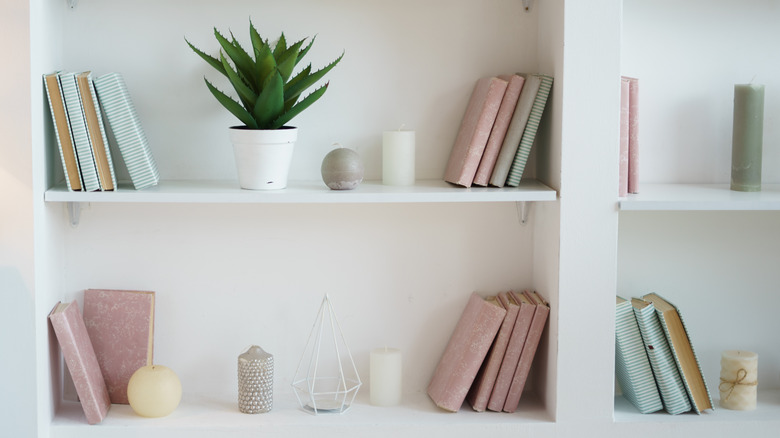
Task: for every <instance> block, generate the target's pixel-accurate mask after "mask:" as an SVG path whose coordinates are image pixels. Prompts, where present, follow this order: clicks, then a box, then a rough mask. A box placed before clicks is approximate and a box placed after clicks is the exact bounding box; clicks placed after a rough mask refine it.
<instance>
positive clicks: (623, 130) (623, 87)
mask: <svg viewBox="0 0 780 438" xmlns="http://www.w3.org/2000/svg"><path fill="white" fill-rule="evenodd" d="M628 88H629V87H628V81H627V80H626V79H625V78H622V79H621V81H620V168H619V171H620V174H619V179H618V196H620V197H623V196H626V194H628Z"/></svg>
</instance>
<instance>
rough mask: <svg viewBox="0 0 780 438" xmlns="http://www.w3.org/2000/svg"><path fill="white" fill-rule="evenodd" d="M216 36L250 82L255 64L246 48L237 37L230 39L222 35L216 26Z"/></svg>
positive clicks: (239, 70) (237, 67)
mask: <svg viewBox="0 0 780 438" xmlns="http://www.w3.org/2000/svg"><path fill="white" fill-rule="evenodd" d="M214 36H215V37H216V38H217V41H219V45H220V46H222V50H224V51H225V54H226V55H227V57H228V58H230V60H231V61H233V64H235V66H236V71H237V72H238V73H239V74H241V75H242V76H243V77H244V78H246V79H247V81H248V82H251V81H249V78H251V77H252V73H253V67H254V65H255V62H254V60H253V59H252V57H251V56H249V54H248V53H246V50H244V48H243V47H241V45H240V44H239V43H238V41H236V39H235V38H233V41H228V39H227V38H225V37H224V36H222V34H221V33H219V31H218V30H217V29H216V28H214ZM248 85H249V84H248ZM250 86H252V85H250Z"/></svg>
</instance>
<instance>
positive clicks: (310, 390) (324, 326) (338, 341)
mask: <svg viewBox="0 0 780 438" xmlns="http://www.w3.org/2000/svg"><path fill="white" fill-rule="evenodd" d="M361 384H362V382H361V381H360V376H359V375H358V372H357V367H355V361H354V360H353V359H352V354H351V353H350V352H349V347H348V346H347V343H346V341H345V340H344V334H343V333H342V332H341V326H340V325H339V322H338V320H337V319H336V314H335V312H334V311H333V305H332V304H331V303H330V298H329V297H328V295H327V294H325V297H324V298H323V299H322V305H320V310H319V312H318V313H317V318H316V319H315V320H314V325H313V326H312V329H311V333H309V339H308V341H306V349H305V350H304V352H303V356H302V357H301V361H300V362H299V363H298V369H297V370H296V371H295V377H294V378H293V383H292V386H293V389H294V390H295V396H296V397H297V398H298V403H299V404H300V405H301V408H303V410H304V411H306V412H309V413H311V414H314V415H318V414H325V413H337V414H341V413H343V412H346V411H347V410H348V409H349V408H350V406H351V405H352V402H353V401H354V400H355V396H356V395H357V392H358V389H360V385H361Z"/></svg>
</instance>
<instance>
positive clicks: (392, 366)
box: [370, 347, 403, 406]
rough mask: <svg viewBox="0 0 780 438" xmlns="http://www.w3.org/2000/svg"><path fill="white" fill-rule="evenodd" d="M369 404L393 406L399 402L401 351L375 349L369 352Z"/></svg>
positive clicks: (395, 349)
mask: <svg viewBox="0 0 780 438" xmlns="http://www.w3.org/2000/svg"><path fill="white" fill-rule="evenodd" d="M370 368H371V404H372V405H375V406H393V405H397V404H398V403H400V402H401V380H402V379H401V375H402V368H403V366H402V357H401V350H399V349H397V348H387V347H385V348H376V349H374V350H371V365H370Z"/></svg>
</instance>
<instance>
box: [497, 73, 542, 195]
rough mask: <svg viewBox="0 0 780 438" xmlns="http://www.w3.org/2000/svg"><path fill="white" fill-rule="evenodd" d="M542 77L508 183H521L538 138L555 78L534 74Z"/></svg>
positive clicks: (514, 184) (511, 184)
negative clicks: (537, 134) (532, 147)
mask: <svg viewBox="0 0 780 438" xmlns="http://www.w3.org/2000/svg"><path fill="white" fill-rule="evenodd" d="M534 76H538V77H539V78H540V79H541V83H540V84H539V92H538V93H536V98H535V99H534V104H533V106H532V107H531V114H530V115H529V116H528V123H526V125H525V130H524V131H523V139H522V140H520V146H519V147H518V148H517V153H516V154H515V159H514V161H513V162H512V167H511V168H510V169H509V175H507V177H506V185H508V186H510V187H517V186H518V185H519V184H520V178H521V177H522V176H523V171H524V170H525V164H526V162H528V156H529V155H530V154H531V146H533V144H534V140H535V139H536V132H537V131H538V130H539V124H540V123H541V121H542V114H544V107H545V105H547V98H548V97H549V96H550V91H551V90H552V84H553V78H552V77H551V76H547V75H542V74H539V75H534Z"/></svg>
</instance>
